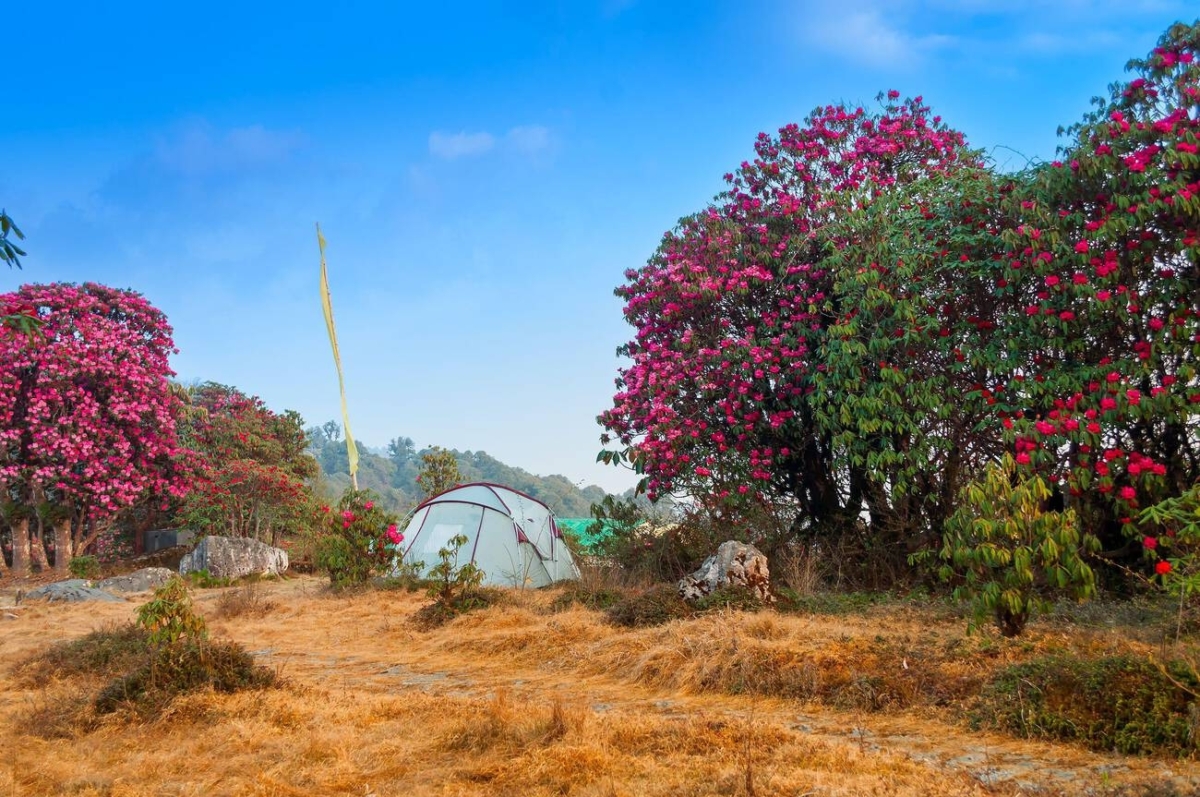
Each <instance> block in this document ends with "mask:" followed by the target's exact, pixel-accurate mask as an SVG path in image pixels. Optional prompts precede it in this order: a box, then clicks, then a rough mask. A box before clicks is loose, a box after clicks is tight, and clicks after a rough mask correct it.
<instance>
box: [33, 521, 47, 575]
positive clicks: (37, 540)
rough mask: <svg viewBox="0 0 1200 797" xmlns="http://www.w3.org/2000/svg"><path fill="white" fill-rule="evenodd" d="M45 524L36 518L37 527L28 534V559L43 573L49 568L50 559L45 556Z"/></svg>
mask: <svg viewBox="0 0 1200 797" xmlns="http://www.w3.org/2000/svg"><path fill="white" fill-rule="evenodd" d="M44 529H45V524H43V523H42V521H41V520H38V523H37V529H36V530H35V531H34V532H33V534H31V535H30V542H29V554H30V559H31V560H32V561H33V563H34V564H35V565H37V568H38V570H41V571H42V572H43V573H45V572H46V571H48V570H49V569H50V560H49V559H47V558H46V537H45V536H44V534H43V530H44Z"/></svg>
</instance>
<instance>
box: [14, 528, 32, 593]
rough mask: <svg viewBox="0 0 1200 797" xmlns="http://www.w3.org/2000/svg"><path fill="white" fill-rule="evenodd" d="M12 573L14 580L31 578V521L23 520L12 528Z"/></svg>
mask: <svg viewBox="0 0 1200 797" xmlns="http://www.w3.org/2000/svg"><path fill="white" fill-rule="evenodd" d="M12 544H13V553H12V559H13V563H12V571H13V577H14V578H26V577H28V576H29V521H28V520H26V519H24V518H22V519H21V520H18V521H17V522H16V523H14V524H13V526H12Z"/></svg>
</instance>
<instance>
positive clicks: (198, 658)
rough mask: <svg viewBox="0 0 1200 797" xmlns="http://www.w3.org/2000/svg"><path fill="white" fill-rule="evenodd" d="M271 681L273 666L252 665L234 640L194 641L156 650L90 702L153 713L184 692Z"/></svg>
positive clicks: (99, 707)
mask: <svg viewBox="0 0 1200 797" xmlns="http://www.w3.org/2000/svg"><path fill="white" fill-rule="evenodd" d="M276 681H277V676H276V674H275V672H274V671H272V670H269V669H267V668H265V667H261V666H259V665H257V664H255V663H254V657H253V656H251V655H250V654H249V653H248V652H247V651H246V649H245V648H243V647H242V646H241V645H239V644H237V643H236V642H205V641H194V640H193V641H187V642H184V643H182V644H177V645H172V646H167V647H164V648H161V649H159V650H157V651H155V653H154V655H152V656H151V657H150V659H149V660H148V661H144V662H143V663H142V664H141V665H140V666H139V667H137V668H136V669H134V670H133V671H132V672H130V673H128V674H127V675H123V676H121V677H119V678H116V679H114V680H113V681H111V682H110V683H109V684H108V685H107V686H105V687H104V688H103V689H102V690H100V694H99V695H97V696H96V699H95V701H94V703H93V706H94V708H95V710H96V713H97V714H109V713H112V712H114V711H116V710H118V709H120V708H129V709H132V710H133V711H134V713H136V714H138V715H141V716H153V715H155V714H157V713H159V712H161V711H162V709H163V708H165V707H166V705H167V704H168V703H170V702H171V700H172V699H173V698H174V697H176V696H177V695H181V694H184V693H187V692H194V691H197V690H200V689H213V690H215V691H217V692H237V691H240V690H242V689H262V688H265V687H269V686H274V685H275V684H276Z"/></svg>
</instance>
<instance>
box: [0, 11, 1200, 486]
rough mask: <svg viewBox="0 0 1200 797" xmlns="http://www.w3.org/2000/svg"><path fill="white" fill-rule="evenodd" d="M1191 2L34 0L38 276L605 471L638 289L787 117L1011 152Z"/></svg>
mask: <svg viewBox="0 0 1200 797" xmlns="http://www.w3.org/2000/svg"><path fill="white" fill-rule="evenodd" d="M1193 3H1194V0H1188V1H1187V2H1172V1H1171V0H1125V1H1124V2H1115V1H1110V0H1044V1H1039V2H1035V1H1033V0H958V1H957V2H955V1H954V0H872V1H866V0H837V1H836V2H834V1H833V0H794V1H793V2H775V1H773V0H745V2H707V1H706V0H689V1H688V2H665V1H664V2H649V1H648V0H643V1H641V2H639V1H638V0H592V1H591V2H560V3H538V2H526V3H507V2H495V3H471V2H458V3H453V2H447V3H420V4H416V3H404V2H374V3H371V2H355V0H346V1H345V2H342V3H337V4H330V3H320V4H317V3H308V2H304V1H303V0H290V1H289V2H286V3H284V2H269V1H260V2H253V3H246V2H243V3H239V4H236V5H235V4H228V3H223V2H210V3H162V2H155V3H140V2H121V1H120V0H114V2H111V3H95V2H78V1H77V0H63V1H62V2H57V3H15V4H9V5H8V6H6V7H5V9H4V11H3V19H4V31H5V41H4V44H3V52H4V55H5V58H4V66H3V70H4V76H5V81H4V83H5V91H4V93H3V94H2V95H0V110H2V111H3V121H2V122H0V207H3V208H5V209H7V211H8V212H9V214H10V215H11V216H12V217H13V218H14V219H15V220H16V222H17V223H18V225H20V226H21V228H22V229H23V231H24V232H25V234H26V240H25V241H24V243H23V246H24V248H25V249H26V250H27V252H28V256H27V257H26V258H25V259H24V261H23V265H24V268H23V270H19V271H18V270H7V269H6V270H4V271H0V293H3V292H7V291H10V290H13V289H15V288H16V287H17V286H18V285H20V284H22V283H25V282H64V281H65V282H85V281H94V282H100V283H104V284H108V285H112V286H115V287H121V288H131V289H133V290H136V291H138V292H140V293H142V294H144V295H145V296H146V297H147V298H148V299H149V300H150V301H151V302H152V303H153V304H154V305H155V306H157V307H159V308H160V309H161V310H163V311H164V312H165V313H166V314H167V317H168V318H169V320H170V322H171V324H172V326H173V327H174V330H175V343H176V346H177V347H178V349H179V353H178V354H177V355H176V356H175V357H174V358H173V360H172V364H173V367H174V369H175V370H176V372H177V373H178V377H179V378H180V379H181V380H184V381H186V382H192V381H207V380H211V381H215V382H221V383H223V384H228V385H233V386H235V387H237V388H239V389H240V390H242V391H244V392H246V393H249V394H253V395H257V396H259V397H261V398H262V399H263V400H264V401H265V402H266V403H267V404H268V406H270V407H271V408H272V409H275V410H277V411H282V410H285V409H294V410H297V411H299V412H300V413H301V414H302V415H303V416H304V418H305V420H306V422H308V423H309V424H320V423H324V422H325V421H328V420H331V419H336V418H338V417H339V416H340V407H339V395H338V387H337V377H336V372H335V370H334V365H333V359H332V356H331V352H330V346H329V341H328V338H327V337H326V334H325V328H324V323H323V320H322V316H321V307H320V300H319V294H318V287H317V286H318V274H319V260H318V254H317V247H316V236H315V231H314V224H315V223H316V222H320V224H321V227H322V230H323V232H324V235H325V237H326V239H327V240H328V248H327V257H328V266H329V280H330V285H331V289H332V294H333V304H334V312H335V315H336V319H337V331H338V338H339V348H340V350H341V354H342V360H343V365H344V369H345V380H346V390H347V397H348V402H349V411H350V420H351V426H352V428H353V431H354V436H355V438H356V439H359V440H361V441H363V442H365V443H367V444H368V445H371V446H377V447H383V446H385V445H386V444H387V442H388V441H389V440H390V439H392V438H394V437H398V436H407V437H411V438H413V440H414V441H415V442H416V444H417V446H418V447H424V446H429V445H441V446H445V447H448V448H457V449H460V450H473V451H480V450H482V451H486V452H488V453H489V454H491V455H492V456H495V457H497V458H498V459H500V460H502V461H504V462H506V463H508V464H510V465H515V466H518V467H522V468H525V469H526V470H529V471H531V472H534V473H538V474H542V475H548V474H552V473H558V474H563V475H565V476H567V477H568V478H569V479H570V480H571V481H573V482H577V483H579V484H580V485H586V484H599V485H600V486H602V487H604V488H606V489H609V490H613V491H619V490H623V489H626V488H628V487H630V486H632V485H633V484H634V483H635V482H636V477H635V476H633V475H632V474H630V473H628V472H626V471H620V470H617V469H614V468H612V467H605V466H603V465H597V464H595V458H596V453H597V451H598V450H599V447H600V444H599V435H600V432H601V429H600V428H599V426H598V425H597V423H596V416H597V414H599V413H600V412H601V411H603V410H604V409H606V408H607V407H608V406H610V404H611V398H612V394H613V392H614V386H613V380H614V379H615V377H616V376H617V372H618V368H619V367H620V365H621V361H620V360H619V359H618V357H617V355H616V349H617V347H618V346H620V345H621V344H622V343H623V342H624V341H626V340H628V339H629V337H630V336H631V334H632V328H631V327H629V326H627V325H626V324H625V323H624V321H623V318H622V314H621V308H622V305H621V302H620V301H619V300H618V299H617V298H615V297H614V296H613V289H614V288H615V287H617V286H618V285H619V284H620V283H621V282H622V281H623V280H624V272H625V270H626V269H629V268H637V267H639V266H641V265H642V264H644V263H645V261H646V260H647V258H649V257H650V256H651V255H652V254H653V252H654V249H655V247H656V246H657V244H658V242H659V241H660V240H661V237H662V235H663V233H664V232H666V231H667V230H669V229H671V228H672V227H673V226H674V225H675V224H676V222H677V221H678V219H680V218H681V217H683V216H685V215H687V214H690V213H693V212H695V211H698V210H700V209H702V208H703V207H705V205H706V204H707V203H709V202H710V201H712V199H713V197H714V196H715V195H716V194H717V193H719V192H720V191H721V190H722V189H723V187H724V184H723V182H722V175H724V174H725V173H726V172H730V171H733V170H735V169H736V167H737V165H738V164H739V163H741V162H742V161H743V160H746V159H751V158H752V157H753V149H752V145H753V142H754V139H755V136H756V135H757V134H758V133H759V132H760V131H767V132H774V131H776V130H777V129H778V128H780V127H782V126H783V125H785V124H788V123H792V122H796V123H799V122H802V121H803V119H804V117H805V116H806V115H807V114H808V113H809V112H810V111H812V110H813V108H815V107H817V106H819V105H825V104H828V103H837V102H845V103H847V104H849V105H864V106H866V107H870V106H871V105H872V104H873V103H874V102H875V99H874V98H875V97H876V95H877V94H878V93H879V92H881V91H885V90H888V89H893V88H894V89H897V90H899V91H900V92H901V93H902V94H904V95H906V96H910V95H921V96H923V97H924V98H925V100H926V101H927V102H928V103H929V104H930V105H931V106H932V107H933V109H934V111H935V112H936V113H939V114H941V115H942V116H943V117H944V118H945V120H946V122H947V123H948V124H950V125H951V126H952V127H954V128H957V129H959V130H961V131H963V132H964V133H965V134H966V136H967V138H968V141H969V142H970V143H971V144H972V145H974V146H976V147H981V148H983V149H985V150H986V151H988V152H989V153H991V155H992V156H993V157H994V158H995V160H996V162H997V163H998V164H999V165H1000V166H1001V167H1002V168H1011V169H1017V168H1021V167H1023V166H1025V165H1026V164H1027V163H1029V162H1031V161H1037V160H1049V159H1052V158H1053V157H1054V155H1055V150H1056V147H1057V146H1058V145H1059V144H1060V143H1062V142H1061V140H1060V139H1059V138H1057V136H1056V130H1057V129H1058V127H1059V126H1060V125H1062V126H1066V125H1070V124H1071V123H1073V122H1075V121H1078V120H1079V119H1080V117H1081V116H1082V115H1083V114H1084V113H1085V112H1086V111H1087V109H1088V107H1089V100H1090V98H1092V97H1094V96H1096V95H1099V94H1102V93H1104V92H1105V91H1106V87H1107V85H1108V84H1109V83H1111V82H1113V81H1116V80H1119V79H1121V78H1122V76H1123V74H1124V71H1123V70H1124V65H1125V62H1126V61H1127V60H1129V59H1130V58H1133V57H1140V56H1144V55H1145V54H1146V53H1147V52H1149V50H1150V49H1151V48H1152V47H1153V46H1154V44H1155V42H1156V40H1157V39H1158V37H1159V36H1160V35H1161V34H1162V33H1163V32H1164V31H1165V30H1166V29H1167V27H1169V26H1170V24H1171V23H1172V22H1174V21H1177V20H1185V21H1188V22H1191V21H1193V20H1194V19H1195V18H1196V15H1197V12H1196V8H1195V6H1194V4H1193Z"/></svg>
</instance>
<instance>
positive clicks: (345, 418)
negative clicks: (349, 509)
mask: <svg viewBox="0 0 1200 797" xmlns="http://www.w3.org/2000/svg"><path fill="white" fill-rule="evenodd" d="M317 248H318V249H320V251H321V309H322V310H323V311H324V313H325V329H326V331H327V332H328V333H329V345H330V346H331V347H332V348H333V364H334V365H335V366H336V367H337V375H338V391H339V392H340V393H341V395H342V424H343V426H344V427H345V429H346V458H347V460H349V462H350V484H351V485H352V486H353V487H354V490H355V492H357V491H358V446H357V444H355V442H354V433H353V432H351V431H350V412H349V410H348V409H347V408H346V381H345V379H344V378H343V377H342V358H341V355H340V354H339V353H338V343H337V328H336V327H335V326H334V324H333V298H332V297H331V296H330V294H329V274H328V273H327V271H326V268H325V236H323V235H321V224H320V222H317Z"/></svg>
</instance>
